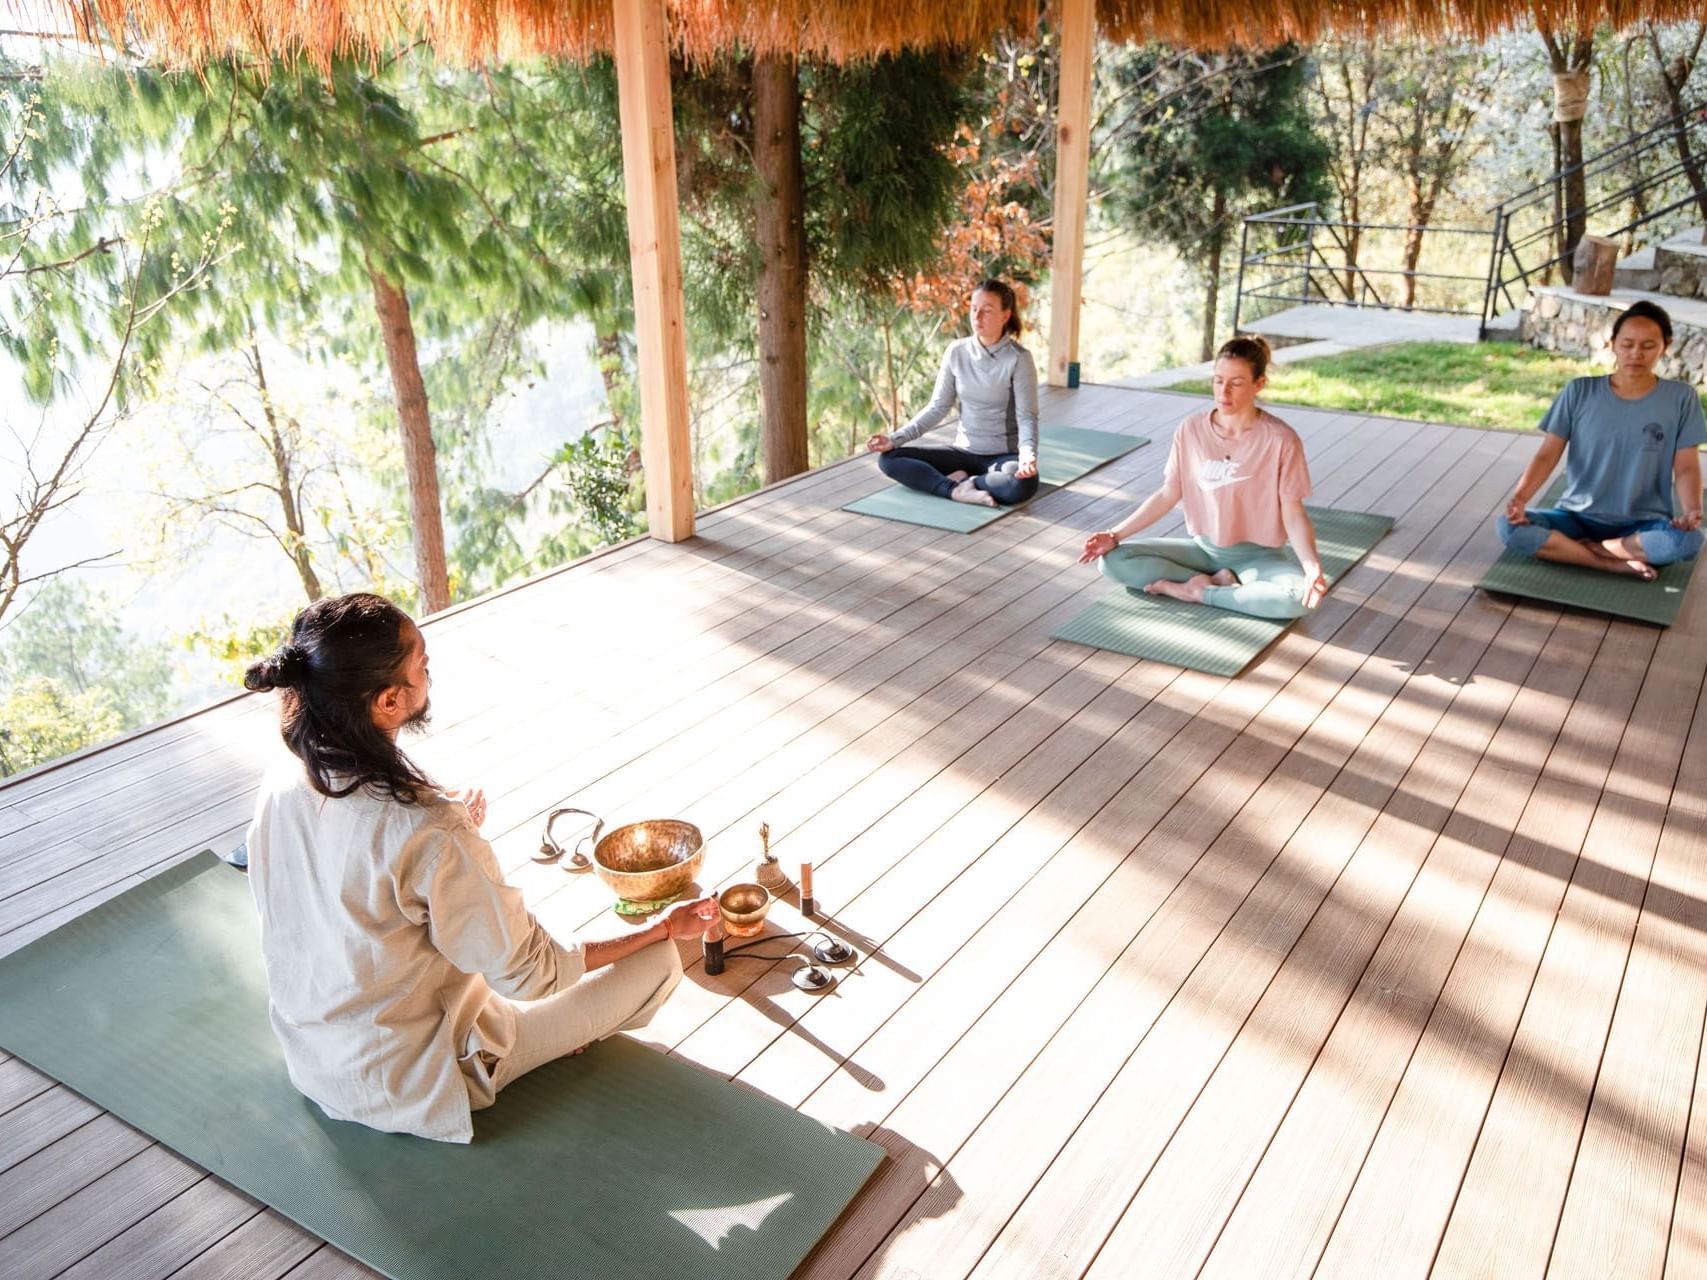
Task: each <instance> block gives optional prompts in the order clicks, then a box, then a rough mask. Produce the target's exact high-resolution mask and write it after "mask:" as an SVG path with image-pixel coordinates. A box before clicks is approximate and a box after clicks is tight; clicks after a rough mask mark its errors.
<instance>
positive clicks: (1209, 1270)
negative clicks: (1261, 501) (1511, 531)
mask: <svg viewBox="0 0 1707 1280" xmlns="http://www.w3.org/2000/svg"><path fill="white" fill-rule="evenodd" d="M1605 631H1606V624H1605V623H1604V622H1600V621H1596V620H1593V619H1587V618H1583V617H1580V616H1576V617H1572V616H1567V617H1565V618H1563V619H1561V621H1560V622H1559V623H1558V624H1557V625H1556V626H1555V628H1554V630H1553V634H1552V636H1551V637H1550V638H1549V640H1548V642H1547V645H1546V647H1545V648H1544V649H1542V651H1541V654H1540V657H1539V658H1538V659H1537V662H1536V665H1535V669H1534V671H1532V672H1531V674H1530V677H1529V679H1528V680H1527V681H1526V682H1525V684H1524V686H1523V688H1521V689H1519V690H1518V691H1517V695H1516V698H1515V699H1514V701H1513V705H1512V709H1511V711H1510V712H1509V713H1508V714H1507V715H1506V717H1505V719H1504V721H1503V722H1502V723H1501V724H1500V727H1499V730H1498V732H1497V733H1496V734H1495V736H1494V739H1493V742H1492V743H1491V744H1490V745H1489V747H1488V749H1487V750H1486V751H1485V752H1484V753H1483V755H1482V757H1481V759H1480V760H1479V761H1477V762H1476V768H1475V772H1474V774H1473V775H1472V776H1471V778H1470V782H1469V785H1468V786H1467V787H1466V788H1465V791H1464V793H1463V795H1462V796H1460V797H1459V799H1458V801H1457V803H1456V804H1455V805H1454V806H1453V809H1452V812H1451V815H1450V816H1449V818H1448V820H1447V823H1446V826H1445V829H1444V830H1443V831H1442V832H1441V834H1440V837H1439V839H1438V840H1437V841H1436V842H1435V844H1434V847H1433V849H1432V850H1431V851H1430V852H1429V855H1428V859H1427V861H1426V862H1425V863H1424V864H1423V867H1422V871H1421V873H1420V874H1419V876H1418V877H1417V880H1416V883H1415V884H1414V885H1413V886H1412V887H1411V889H1410V891H1409V892H1408V893H1407V894H1406V896H1405V900H1404V903H1403V905H1402V906H1401V907H1400V909H1399V912H1398V915H1397V916H1396V917H1395V919H1394V921H1393V923H1392V924H1391V926H1390V927H1389V928H1388V930H1387V933H1386V935H1385V937H1384V938H1383V939H1382V942H1381V946H1380V948H1379V949H1378V950H1377V951H1376V954H1375V956H1374V958H1373V959H1372V960H1371V961H1370V963H1369V965H1368V967H1367V968H1366V969H1365V971H1364V973H1363V975H1362V976H1361V979H1360V980H1359V983H1358V987H1357V991H1356V993H1355V994H1354V995H1353V997H1352V999H1351V1001H1350V1003H1349V1004H1348V1006H1347V1008H1346V1011H1345V1012H1344V1013H1343V1014H1342V1015H1341V1016H1340V1019H1339V1021H1338V1023H1337V1024H1336V1026H1335V1027H1334V1030H1333V1033H1332V1035H1331V1036H1330V1037H1329V1039H1328V1042H1327V1044H1326V1045H1325V1046H1324V1047H1323V1049H1322V1052H1321V1054H1320V1055H1319V1056H1318V1057H1317V1059H1316V1061H1315V1063H1314V1064H1313V1066H1312V1068H1311V1071H1310V1075H1309V1078H1308V1080H1307V1081H1306V1082H1305V1084H1304V1086H1303V1088H1302V1089H1301V1090H1300V1092H1299V1095H1298V1098H1297V1100H1296V1101H1295V1102H1294V1103H1293V1104H1292V1106H1291V1107H1290V1108H1289V1109H1288V1111H1287V1114H1286V1118H1285V1120H1284V1121H1283V1122H1282V1123H1281V1125H1280V1126H1279V1129H1278V1132H1277V1133H1276V1134H1275V1135H1274V1138H1273V1140H1272V1142H1270V1143H1269V1145H1268V1147H1267V1150H1266V1151H1265V1152H1264V1153H1263V1155H1262V1158H1261V1164H1260V1165H1259V1166H1258V1168H1257V1170H1256V1173H1255V1176H1254V1177H1253V1178H1252V1179H1251V1180H1250V1183H1249V1185H1248V1186H1247V1187H1246V1188H1245V1189H1244V1191H1243V1192H1242V1194H1241V1196H1240V1199H1239V1202H1238V1206H1237V1209H1236V1210H1235V1212H1234V1213H1233V1214H1232V1216H1231V1218H1230V1220H1229V1221H1228V1222H1227V1224H1226V1226H1225V1228H1224V1230H1223V1231H1222V1232H1221V1234H1220V1237H1219V1239H1218V1240H1217V1241H1216V1242H1215V1246H1214V1252H1213V1254H1211V1256H1210V1257H1209V1259H1208V1263H1207V1265H1206V1266H1205V1268H1204V1270H1203V1275H1204V1276H1205V1277H1211V1276H1213V1277H1219V1278H1221V1280H1242V1278H1243V1277H1246V1276H1251V1275H1256V1274H1262V1275H1266V1276H1274V1277H1277V1278H1278V1277H1282V1276H1299V1277H1303V1276H1308V1275H1309V1274H1310V1273H1311V1272H1312V1270H1313V1269H1314V1267H1315V1264H1316V1260H1317V1258H1318V1257H1319V1256H1320V1254H1321V1250H1322V1247H1323V1245H1324V1244H1325V1243H1326V1241H1327V1237H1328V1233H1329V1232H1330V1231H1331V1230H1332V1228H1333V1225H1334V1222H1335V1220H1336V1219H1337V1217H1338V1215H1339V1212H1340V1208H1341V1206H1342V1205H1343V1204H1344V1202H1345V1197H1346V1195H1347V1194H1348V1193H1349V1191H1350V1189H1351V1185H1352V1182H1353V1180H1354V1179H1355V1178H1356V1176H1357V1172H1358V1169H1359V1168H1360V1167H1361V1165H1362V1162H1363V1158H1364V1156H1365V1154H1366V1153H1367V1152H1368V1149H1369V1144H1370V1141H1371V1140H1372V1138H1373V1137H1374V1134H1375V1130H1376V1128H1377V1127H1378V1126H1379V1125H1380V1123H1381V1118H1382V1116H1383V1115H1384V1114H1385V1112H1386V1108H1387V1105H1388V1103H1389V1101H1390V1100H1391V1098H1392V1095H1393V1091H1394V1090H1395V1089H1396V1088H1397V1087H1398V1083H1399V1079H1400V1077H1401V1075H1402V1074H1403V1072H1404V1069H1405V1065H1406V1063H1407V1062H1408V1061H1409V1060H1410V1055H1411V1052H1412V1050H1413V1049H1414V1047H1415V1045H1416V1041H1417V1038H1418V1037H1419V1036H1420V1035H1421V1033H1422V1029H1423V1024H1424V1022H1425V1021H1426V1019H1427V1017H1428V1013H1429V1011H1430V1009H1432V1008H1433V1006H1434V1001H1435V999H1436V998H1437V997H1438V995H1439V992H1440V988H1441V985H1442V984H1443V983H1444V982H1445V980H1446V975H1447V972H1448V971H1449V969H1450V968H1451V965H1452V961H1453V959H1454V957H1455V956H1456V955H1457V954H1458V949H1459V947H1460V945H1461V944H1462V942H1463V938H1464V934H1465V932H1466V931H1467V930H1468V929H1469V926H1470V922H1471V919H1472V917H1473V916H1474V913H1475V910H1476V907H1477V905H1478V904H1479V903H1480V901H1481V897H1482V893H1483V892H1484V890H1485V888H1486V885H1487V882H1488V880H1489V879H1490V878H1491V876H1492V875H1493V871H1494V867H1495V865H1496V858H1497V856H1498V853H1499V851H1500V849H1501V848H1502V847H1503V845H1504V843H1505V840H1506V839H1507V836H1508V833H1509V832H1510V831H1511V830H1512V829H1513V828H1514V827H1515V826H1516V824H1517V819H1518V817H1519V815H1520V814H1521V813H1522V811H1523V807H1524V803H1525V802H1526V801H1527V800H1528V798H1529V795H1530V792H1531V791H1532V790H1533V788H1534V785H1535V782H1536V780H1537V778H1538V777H1539V775H1540V771H1541V766H1542V763H1543V762H1544V761H1545V760H1546V758H1547V752H1548V750H1549V749H1550V747H1551V746H1552V743H1553V740H1554V738H1555V737H1556V736H1557V734H1558V732H1559V729H1560V727H1561V726H1562V724H1563V723H1564V719H1565V714H1566V712H1567V710H1568V709H1569V707H1570V704H1571V699H1572V697H1573V696H1574V695H1575V693H1576V691H1577V689H1578V688H1579V687H1580V686H1581V684H1582V681H1583V679H1584V677H1585V675H1586V673H1587V670H1588V667H1589V664H1590V662H1591V660H1592V659H1593V658H1594V656H1595V653H1596V652H1597V650H1598V648H1599V645H1600V640H1601V637H1602V636H1603V635H1604V634H1605ZM1389 820H1394V821H1399V822H1403V821H1405V820H1406V819H1405V811H1404V808H1403V807H1400V808H1397V809H1394V808H1392V807H1391V806H1389V809H1387V810H1384V811H1383V814H1382V818H1381V820H1380V822H1381V823H1386V822H1388V821H1389ZM1379 825H1380V824H1378V828H1379ZM1378 847H1379V846H1378Z"/></svg>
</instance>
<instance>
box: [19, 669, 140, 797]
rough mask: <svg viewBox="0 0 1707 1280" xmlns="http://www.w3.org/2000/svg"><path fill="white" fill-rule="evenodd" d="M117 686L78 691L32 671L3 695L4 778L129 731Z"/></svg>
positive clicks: (59, 681)
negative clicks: (117, 700)
mask: <svg viewBox="0 0 1707 1280" xmlns="http://www.w3.org/2000/svg"><path fill="white" fill-rule="evenodd" d="M124 727H125V726H124V717H123V716H122V715H120V714H119V710H118V708H117V707H116V706H114V705H113V695H112V693H111V691H109V690H107V689H104V688H94V689H89V690H86V691H84V692H82V693H78V692H76V691H74V690H73V689H72V688H71V687H70V686H69V685H67V684H66V683H65V682H64V681H62V680H55V679H54V678H53V677H51V676H31V677H30V678H29V679H28V680H26V681H24V682H23V683H22V684H20V685H18V686H16V687H15V688H13V689H12V690H10V692H8V693H7V694H6V695H5V698H4V700H0V778H4V777H8V776H10V775H11V774H14V773H20V772H22V771H23V770H25V769H29V768H33V767H34V766H36V765H38V764H45V763H46V762H47V761H49V760H54V759H57V758H58V757H60V756H63V755H69V754H70V753H71V752H73V751H80V750H82V749H83V748H84V747H89V746H94V745H95V744H96V743H100V742H105V741H106V740H107V739H108V738H112V737H116V736H117V735H118V734H120V733H122V732H124Z"/></svg>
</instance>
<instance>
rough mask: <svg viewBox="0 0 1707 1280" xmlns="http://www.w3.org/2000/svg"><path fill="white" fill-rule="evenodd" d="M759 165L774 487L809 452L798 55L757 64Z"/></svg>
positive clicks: (762, 366)
mask: <svg viewBox="0 0 1707 1280" xmlns="http://www.w3.org/2000/svg"><path fill="white" fill-rule="evenodd" d="M753 163H754V165H755V166H756V167H757V169H758V172H759V194H758V209H757V215H758V216H757V218H756V219H755V220H754V221H755V228H754V230H755V232H756V234H757V237H758V246H759V401H760V415H761V427H760V433H759V454H760V458H761V459H762V461H763V464H764V479H765V483H766V484H774V483H775V482H776V481H778V480H785V479H787V478H788V477H789V476H792V475H798V474H799V473H800V472H802V471H804V470H806V468H807V466H808V465H809V461H808V457H807V449H806V220H805V212H806V184H805V178H804V175H803V173H802V171H801V163H800V76H799V68H798V67H797V65H796V63H795V60H794V59H793V58H792V57H787V56H781V55H769V56H766V57H762V58H757V59H755V60H754V62H753Z"/></svg>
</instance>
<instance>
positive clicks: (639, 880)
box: [593, 818, 705, 902]
mask: <svg viewBox="0 0 1707 1280" xmlns="http://www.w3.org/2000/svg"><path fill="white" fill-rule="evenodd" d="M704 858H705V841H704V839H702V838H701V836H700V834H699V828H698V827H696V826H694V825H693V823H691V822H678V821H676V820H675V819H673V818H663V819H654V820H653V821H651V822H634V823H630V824H629V825H628V826H626V827H618V828H617V829H616V830H615V831H612V832H610V833H609V834H608V835H606V836H605V837H604V839H602V840H600V841H599V842H598V844H596V845H594V846H593V869H594V871H596V872H597V873H598V876H599V879H601V880H603V881H604V882H605V883H606V884H607V885H609V886H610V888H611V890H612V892H614V893H615V894H616V896H617V897H619V898H626V899H628V900H629V901H631V902H652V901H656V900H658V899H660V898H668V897H671V896H673V895H675V894H679V893H681V892H683V891H684V890H686V889H687V887H688V886H689V885H690V884H692V883H693V878H694V876H696V875H697V874H698V873H699V864H700V862H701V861H702V860H703V859H704Z"/></svg>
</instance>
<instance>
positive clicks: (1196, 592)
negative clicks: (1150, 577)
mask: <svg viewBox="0 0 1707 1280" xmlns="http://www.w3.org/2000/svg"><path fill="white" fill-rule="evenodd" d="M1209 585H1210V582H1209V575H1208V574H1207V573H1200V574H1198V575H1197V576H1195V577H1192V578H1187V579H1186V580H1185V581H1184V582H1169V581H1168V580H1167V579H1166V578H1160V579H1158V580H1156V581H1155V582H1152V583H1150V585H1149V586H1147V587H1145V588H1144V594H1145V595H1151V596H1167V597H1168V598H1169V599H1171V600H1184V601H1186V602H1187V603H1189V604H1202V603H1203V589H1204V588H1205V587H1207V586H1209Z"/></svg>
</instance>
